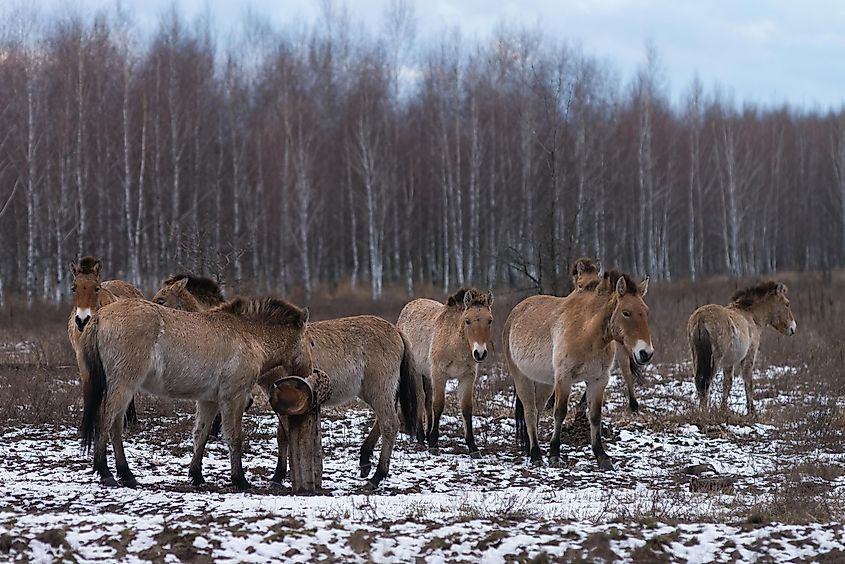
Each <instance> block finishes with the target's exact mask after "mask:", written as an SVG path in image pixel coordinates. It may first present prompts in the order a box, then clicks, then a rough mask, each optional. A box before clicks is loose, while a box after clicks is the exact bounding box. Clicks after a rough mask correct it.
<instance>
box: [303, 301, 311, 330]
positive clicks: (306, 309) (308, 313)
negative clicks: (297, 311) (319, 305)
mask: <svg viewBox="0 0 845 564" xmlns="http://www.w3.org/2000/svg"><path fill="white" fill-rule="evenodd" d="M303 311H304V312H305V320H304V321H303V322H302V324H303V325H305V324H307V323H308V320H309V319H310V318H311V308H309V307H308V306H306V307H305V309H304V310H303Z"/></svg>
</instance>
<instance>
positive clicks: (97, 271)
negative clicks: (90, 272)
mask: <svg viewBox="0 0 845 564" xmlns="http://www.w3.org/2000/svg"><path fill="white" fill-rule="evenodd" d="M102 266H103V263H101V262H100V261H97V262H95V263H94V276H97V277H98V278H99V276H100V268H102Z"/></svg>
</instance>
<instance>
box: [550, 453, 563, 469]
mask: <svg viewBox="0 0 845 564" xmlns="http://www.w3.org/2000/svg"><path fill="white" fill-rule="evenodd" d="M549 466H552V467H553V468H559V467H560V457H559V456H550V457H549Z"/></svg>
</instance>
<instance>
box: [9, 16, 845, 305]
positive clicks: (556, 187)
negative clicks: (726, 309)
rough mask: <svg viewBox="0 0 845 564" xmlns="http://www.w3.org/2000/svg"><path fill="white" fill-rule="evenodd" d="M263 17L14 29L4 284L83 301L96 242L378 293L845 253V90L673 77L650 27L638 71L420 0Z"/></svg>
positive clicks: (753, 266)
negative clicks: (417, 10)
mask: <svg viewBox="0 0 845 564" xmlns="http://www.w3.org/2000/svg"><path fill="white" fill-rule="evenodd" d="M327 6H328V4H327ZM240 30H241V31H240V32H239V33H238V34H237V35H236V36H234V37H220V36H219V34H218V33H216V32H215V31H214V26H213V25H212V24H211V23H210V22H209V21H208V20H207V19H203V18H200V19H198V20H196V21H186V20H185V19H184V18H183V17H181V16H180V14H179V13H178V11H177V10H176V9H175V8H174V10H173V11H172V12H170V13H168V14H165V15H163V16H162V18H161V19H160V21H159V23H158V24H157V27H156V29H155V30H154V31H153V32H152V33H146V32H143V31H142V30H141V29H140V28H139V26H138V25H137V23H135V22H133V20H132V18H131V17H130V16H128V15H127V14H125V13H121V12H120V10H119V9H117V10H114V11H113V12H108V13H101V14H98V15H96V16H78V15H51V16H42V17H38V18H36V17H27V16H24V15H19V16H18V17H17V18H5V19H4V21H3V22H2V23H0V237H2V238H0V240H2V241H3V243H4V244H3V245H2V246H0V298H2V296H4V295H7V294H10V293H14V294H18V295H22V296H25V299H26V300H27V301H28V302H30V303H31V302H33V301H42V300H45V301H61V300H63V299H64V297H65V296H67V295H68V294H69V291H70V284H69V267H68V265H69V263H70V261H73V260H77V259H78V257H80V256H82V255H86V254H93V255H96V256H97V257H99V258H100V259H101V260H102V261H103V264H104V272H105V274H106V275H107V277H122V278H125V279H126V280H128V281H130V282H132V283H134V284H138V285H140V286H142V287H145V288H153V287H157V286H158V284H159V282H160V280H161V279H162V278H164V277H165V276H166V275H168V274H169V273H172V272H174V271H177V270H191V271H194V272H197V273H202V274H210V275H213V276H215V277H217V278H218V279H219V280H221V281H224V282H226V283H227V284H228V285H230V286H235V287H237V286H242V285H244V284H246V285H247V287H248V288H249V289H251V290H254V291H270V292H279V293H283V294H286V293H288V292H290V291H292V290H296V291H302V292H304V294H305V295H306V296H310V295H311V293H312V292H315V291H317V290H321V289H331V288H336V287H339V286H343V285H347V286H351V287H353V288H362V289H366V291H368V292H369V293H370V294H371V296H372V298H374V299H378V298H379V297H380V296H381V295H382V293H383V292H384V291H386V289H388V288H391V287H392V288H397V289H401V290H403V291H407V292H408V293H413V292H414V288H415V287H416V286H420V285H425V286H427V287H434V288H442V289H443V291H444V292H445V291H448V290H450V289H453V288H455V287H457V286H461V285H478V286H483V287H510V288H519V289H530V290H533V291H537V292H545V293H560V292H564V291H566V289H567V287H568V286H567V284H568V283H567V268H568V265H569V264H570V262H571V261H572V260H573V259H574V258H576V257H578V256H580V255H589V256H593V257H598V258H600V259H601V260H602V262H603V264H604V265H605V266H608V267H610V266H619V267H622V268H624V269H627V270H630V271H632V272H633V273H635V274H637V275H640V276H645V275H649V276H651V277H652V278H656V279H660V280H669V279H696V278H701V277H705V276H712V275H729V276H745V277H747V276H757V275H763V274H765V273H769V272H773V271H787V270H798V271H803V270H814V271H825V272H827V271H830V270H831V269H834V268H838V267H841V266H842V265H843V263H844V262H845V109H843V108H839V109H826V108H825V109H820V108H798V107H793V106H789V105H780V106H772V105H762V104H758V103H755V102H753V101H744V100H736V99H735V98H734V96H733V95H732V94H731V92H730V89H729V87H719V86H706V85H704V84H703V83H702V81H701V80H698V79H696V80H693V81H692V82H691V83H690V84H689V85H686V87H684V88H683V89H682V90H680V91H682V94H681V95H680V96H672V95H671V94H670V92H671V89H670V88H669V85H668V84H667V83H666V80H665V78H664V77H663V73H662V70H661V65H660V53H659V49H657V48H656V47H654V46H653V45H650V44H648V43H646V44H645V45H644V48H643V56H642V64H641V65H640V67H639V68H638V69H637V70H636V72H633V73H630V76H624V75H623V74H622V73H620V71H619V69H617V68H616V67H615V66H614V62H613V61H606V60H602V59H598V58H596V57H594V56H591V55H590V54H589V53H586V52H584V51H583V50H582V49H580V48H579V47H577V46H576V45H572V44H570V43H569V42H567V41H566V38H558V37H550V36H548V35H544V34H543V33H541V32H539V31H536V30H530V29H513V28H509V27H507V26H505V25H502V26H501V27H500V28H499V29H498V31H497V32H495V33H494V34H492V35H490V36H489V37H482V38H478V39H474V40H468V39H467V38H464V37H461V36H460V34H458V33H457V32H448V31H447V32H444V33H443V34H442V36H440V37H438V38H437V40H436V41H431V40H427V41H426V40H423V39H421V38H418V37H417V34H416V29H415V23H414V13H413V10H412V9H411V8H410V7H409V5H408V4H407V3H402V2H395V3H393V4H391V5H390V7H389V8H388V9H387V10H386V12H385V14H384V17H383V27H382V28H381V29H379V30H376V31H368V30H366V29H364V28H362V27H361V26H357V25H356V24H355V22H354V21H351V20H350V18H349V17H348V15H346V14H345V13H343V12H342V11H340V12H332V11H331V10H328V9H327V10H325V13H324V14H323V16H321V17H320V18H319V19H318V20H316V21H314V22H311V23H309V24H307V25H293V24H292V25H290V26H289V27H287V28H284V29H274V28H273V27H272V26H270V25H268V24H266V23H265V22H263V21H262V20H261V19H260V18H259V17H253V18H251V19H250V18H245V22H244V24H243V25H242V26H241V27H240ZM623 76H624V77H623ZM728 86H729V85H728Z"/></svg>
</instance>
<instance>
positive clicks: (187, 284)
mask: <svg viewBox="0 0 845 564" xmlns="http://www.w3.org/2000/svg"><path fill="white" fill-rule="evenodd" d="M153 301H154V302H155V303H157V304H159V305H163V306H165V307H169V308H173V309H181V310H183V311H205V310H208V309H211V308H213V307H217V306H219V305H220V304H222V303H224V302H225V301H226V298H224V297H223V292H222V291H221V290H220V285H219V284H218V283H217V282H215V281H214V280H212V279H211V278H206V277H204V276H195V275H193V274H189V273H184V272H183V273H180V274H174V275H173V276H171V277H170V278H168V279H167V280H165V281H164V284H163V285H162V287H161V289H160V290H159V291H158V292H156V295H155V296H153Z"/></svg>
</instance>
